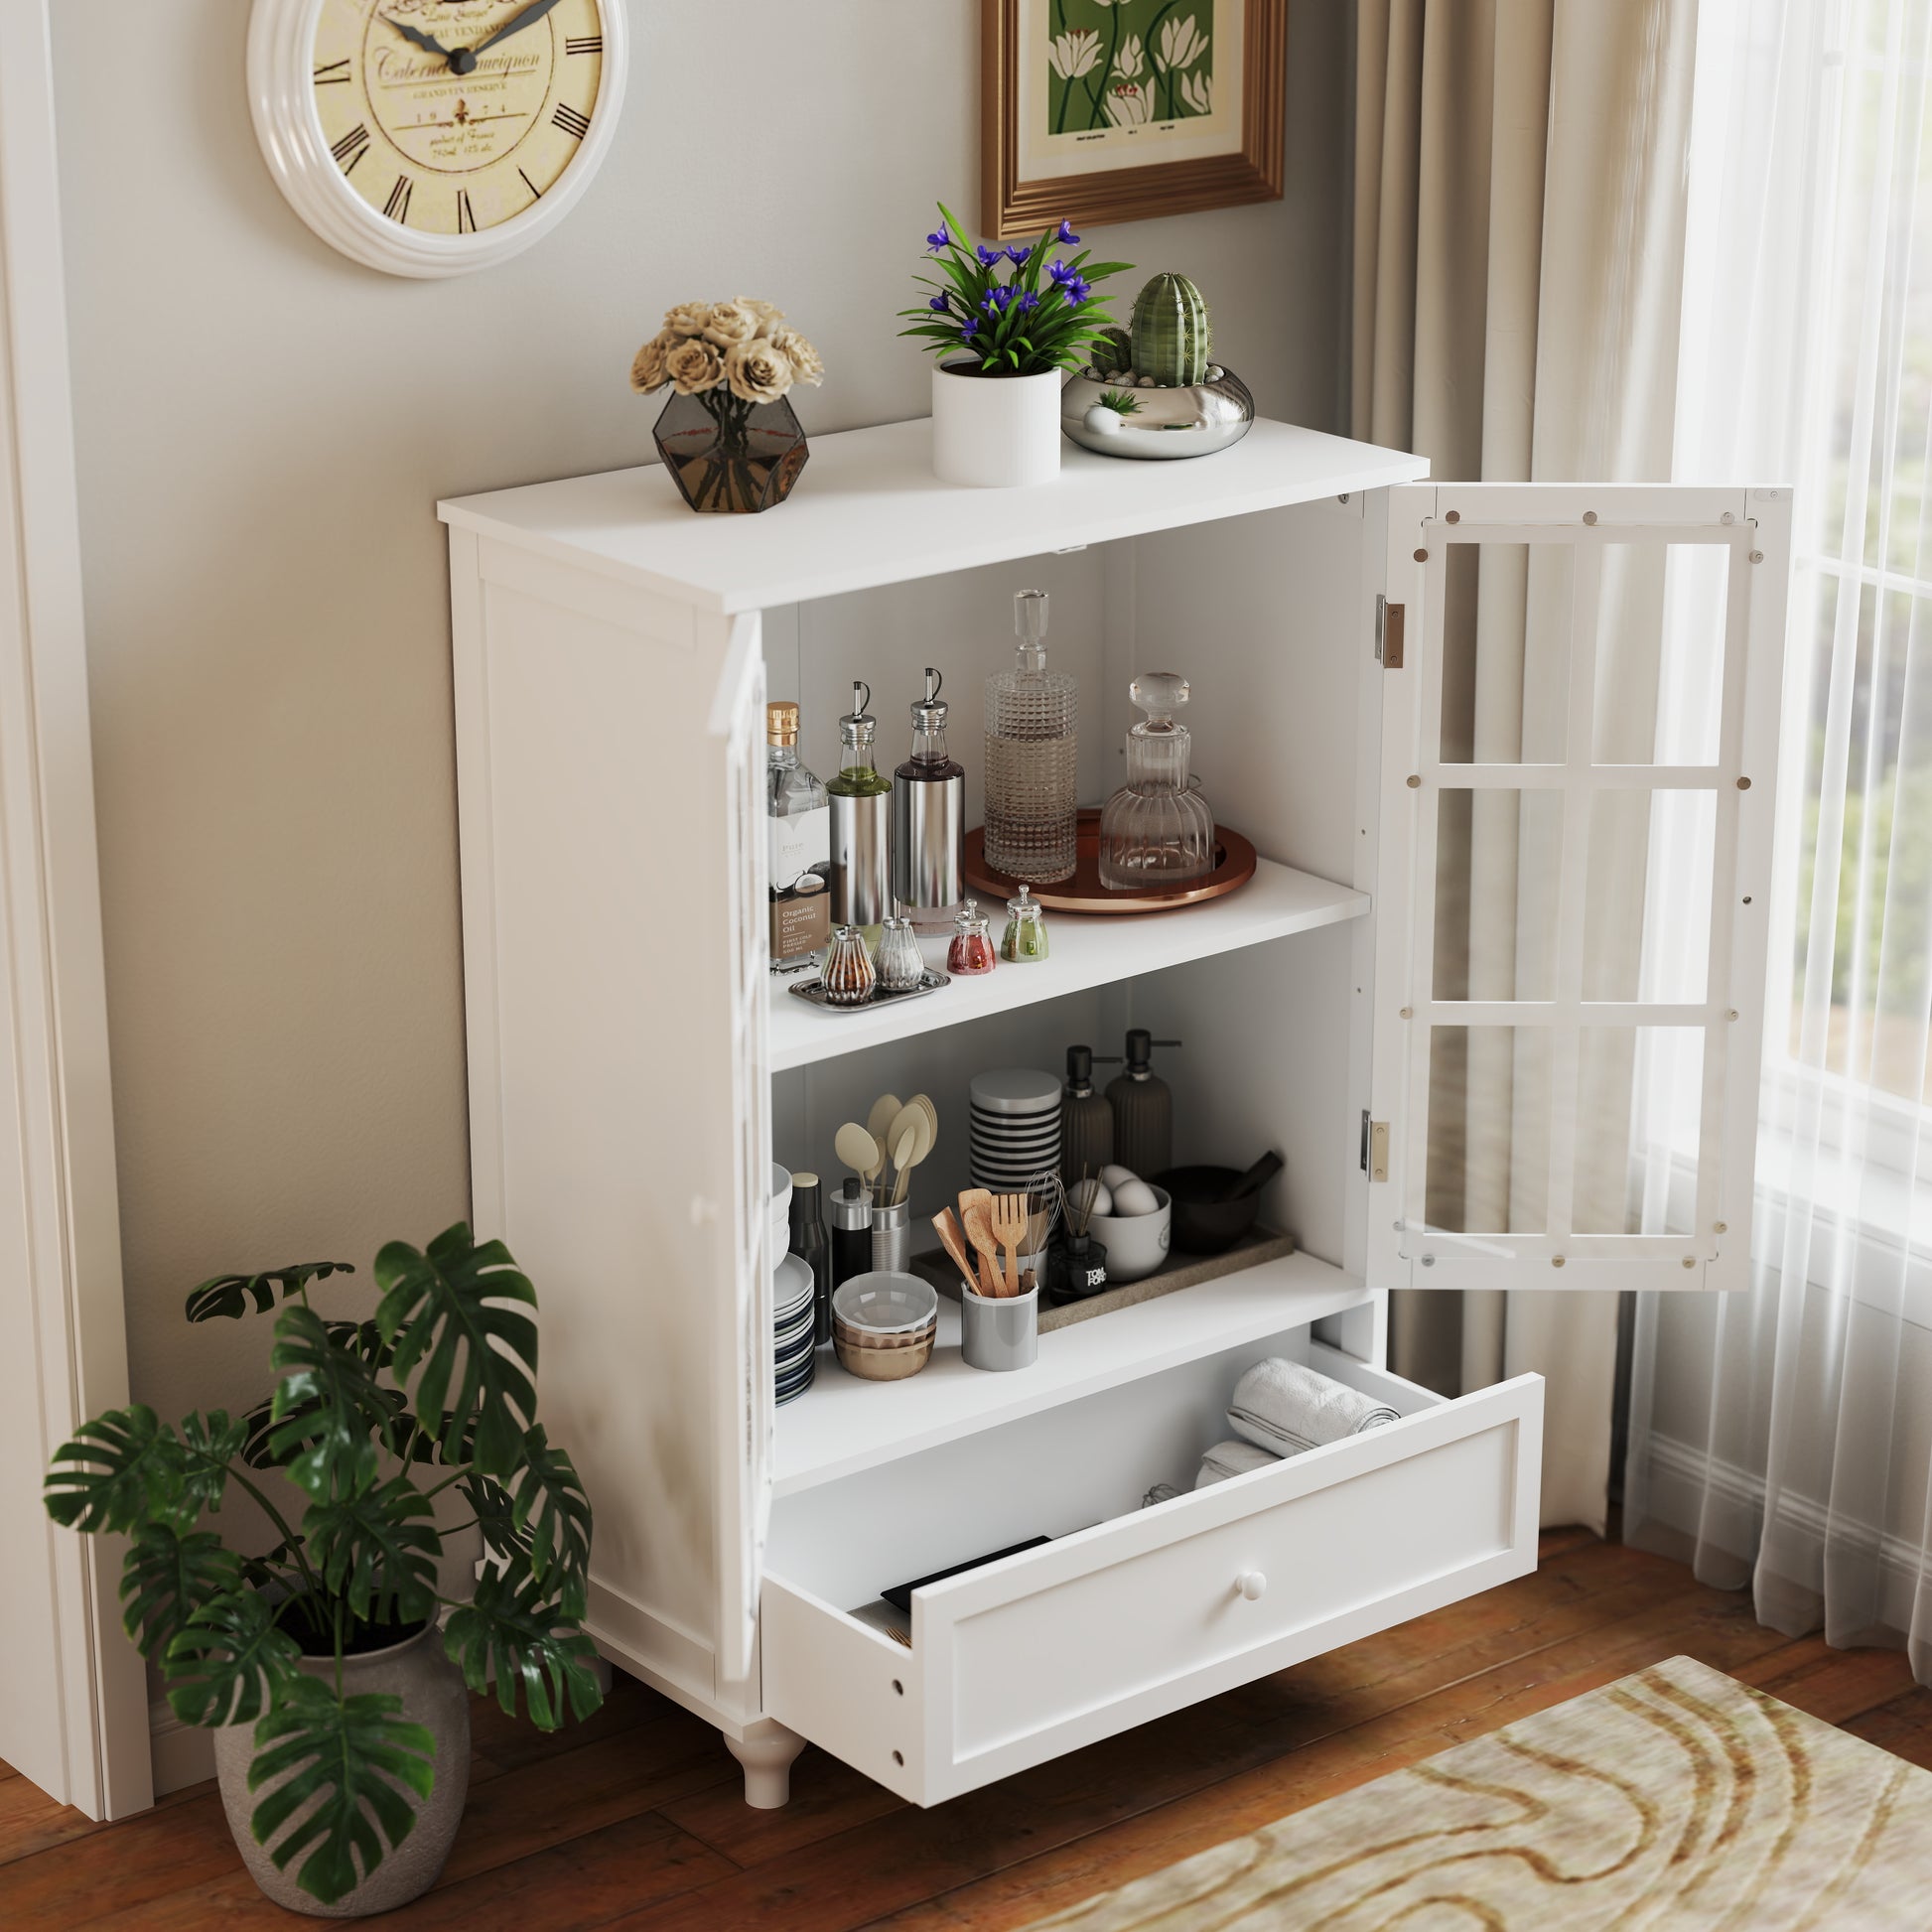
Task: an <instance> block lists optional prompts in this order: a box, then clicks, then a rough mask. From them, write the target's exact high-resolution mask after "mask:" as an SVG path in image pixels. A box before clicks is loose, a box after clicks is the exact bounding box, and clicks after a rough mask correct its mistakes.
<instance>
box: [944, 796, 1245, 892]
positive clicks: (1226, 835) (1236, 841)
mask: <svg viewBox="0 0 1932 1932" xmlns="http://www.w3.org/2000/svg"><path fill="white" fill-rule="evenodd" d="M965 870H966V883H967V885H968V886H970V887H971V888H972V889H973V891H974V892H976V893H980V894H983V895H985V896H987V897H999V898H1003V899H1005V898H1012V897H1014V896H1015V895H1016V894H1017V893H1018V892H1019V891H1020V882H1019V880H1017V879H1009V878H1008V877H1007V876H1006V874H1005V873H1003V872H995V871H994V870H993V868H992V867H991V866H989V865H988V864H987V863H986V834H985V832H984V831H983V830H979V829H975V830H973V831H971V832H968V833H967V834H966V868H965ZM1254 876H1255V849H1254V847H1253V846H1252V845H1250V844H1249V843H1248V841H1247V840H1246V839H1244V838H1243V837H1242V836H1241V834H1240V833H1239V832H1237V831H1235V830H1233V829H1232V828H1231V827H1230V826H1226V825H1217V826H1215V828H1214V870H1213V871H1212V872H1210V873H1209V874H1208V875H1207V877H1206V878H1205V879H1195V880H1190V881H1189V882H1188V884H1186V885H1185V886H1176V887H1174V888H1173V890H1172V891H1170V892H1165V893H1144V892H1133V891H1126V892H1116V891H1114V890H1112V889H1111V888H1109V887H1106V886H1103V885H1102V884H1101V883H1100V814H1099V812H1098V811H1093V810H1089V811H1083V812H1082V813H1081V814H1080V831H1079V847H1078V856H1077V857H1076V858H1075V860H1074V863H1073V877H1072V878H1071V879H1062V880H1060V881H1059V882H1058V884H1056V885H1052V886H1035V887H1033V888H1032V891H1033V896H1034V897H1035V898H1036V899H1037V900H1038V901H1039V902H1040V904H1042V905H1043V906H1045V907H1046V909H1047V910H1048V911H1049V912H1171V911H1173V908H1174V907H1175V906H1176V905H1193V904H1195V903H1197V902H1198V901H1199V900H1201V899H1204V898H1224V897H1226V896H1227V895H1228V894H1229V893H1235V892H1239V891H1240V890H1241V888H1242V887H1243V886H1245V885H1246V884H1247V883H1248V881H1249V880H1251V879H1252V878H1253V877H1254Z"/></svg>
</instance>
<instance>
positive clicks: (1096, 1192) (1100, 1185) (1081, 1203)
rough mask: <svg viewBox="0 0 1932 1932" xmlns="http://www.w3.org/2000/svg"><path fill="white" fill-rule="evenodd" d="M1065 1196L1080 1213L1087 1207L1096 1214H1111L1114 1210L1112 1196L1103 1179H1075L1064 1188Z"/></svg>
mask: <svg viewBox="0 0 1932 1932" xmlns="http://www.w3.org/2000/svg"><path fill="white" fill-rule="evenodd" d="M1066 1197H1067V1199H1068V1200H1070V1201H1071V1202H1072V1203H1073V1205H1074V1206H1075V1207H1076V1208H1078V1209H1079V1210H1080V1211H1081V1212H1082V1213H1084V1212H1086V1211H1087V1210H1088V1208H1089V1207H1090V1208H1091V1209H1092V1211H1093V1212H1094V1213H1096V1214H1111V1213H1112V1212H1113V1211H1114V1197H1113V1195H1112V1194H1111V1193H1110V1192H1109V1191H1108V1188H1107V1185H1106V1183H1105V1182H1104V1181H1100V1180H1076V1181H1075V1182H1074V1183H1073V1185H1072V1186H1071V1187H1069V1188H1068V1189H1067V1190H1066Z"/></svg>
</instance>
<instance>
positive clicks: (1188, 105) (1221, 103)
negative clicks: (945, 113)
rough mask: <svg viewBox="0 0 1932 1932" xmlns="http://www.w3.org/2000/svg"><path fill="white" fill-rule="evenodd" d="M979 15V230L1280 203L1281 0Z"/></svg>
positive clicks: (1001, 8) (1037, 8)
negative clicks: (1138, 29) (1270, 202)
mask: <svg viewBox="0 0 1932 1932" xmlns="http://www.w3.org/2000/svg"><path fill="white" fill-rule="evenodd" d="M980 9H981V11H980V225H981V227H982V228H983V229H984V230H985V231H986V233H987V234H989V235H992V236H996V237H999V238H1001V239H1006V238H1009V237H1012V236H1024V235H1034V234H1038V233H1039V232H1040V230H1041V229H1043V228H1045V227H1048V226H1050V225H1051V224H1052V223H1053V222H1055V221H1059V220H1067V221H1071V222H1072V223H1073V224H1074V225H1075V226H1076V227H1077V226H1079V225H1081V224H1082V223H1084V222H1088V221H1094V222H1100V223H1107V222H1114V221H1140V220H1145V219H1147V218H1149V217H1150V216H1153V215H1160V214H1192V213H1196V212H1198V211H1199V210H1201V209H1203V208H1216V207H1239V206H1241V205H1242V204H1244V203H1249V202H1269V201H1279V200H1280V199H1281V194H1282V175H1283V148H1284V121H1285V118H1286V107H1287V93H1288V0H980ZM1143 16H1145V18H1143ZM1203 17H1205V21H1206V26H1205V28H1204V29H1203V27H1202V25H1201V22H1202V19H1203ZM1136 28H1140V29H1141V30H1142V31H1140V32H1136V31H1135V30H1136ZM1163 55H1165V56H1167V57H1168V58H1167V59H1166V60H1165V62H1164V60H1163V58H1162V57H1163ZM1190 56H1191V59H1187V58H1185V57H1190ZM1183 65H1184V66H1185V67H1186V69H1187V70H1186V71H1185V72H1182V71H1181V69H1182V66H1183ZM1096 69H1097V70H1098V71H1097V72H1096ZM1217 83H1218V84H1217ZM1069 110H1070V111H1069Z"/></svg>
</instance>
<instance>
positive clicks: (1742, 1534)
mask: <svg viewBox="0 0 1932 1932" xmlns="http://www.w3.org/2000/svg"><path fill="white" fill-rule="evenodd" d="M1639 1447H1640V1449H1642V1450H1643V1451H1644V1452H1646V1453H1647V1455H1648V1459H1649V1464H1650V1518H1651V1520H1653V1521H1655V1522H1657V1523H1660V1524H1662V1525H1663V1526H1664V1527H1665V1528H1666V1529H1669V1530H1672V1531H1674V1532H1676V1533H1677V1534H1678V1535H1679V1536H1681V1537H1683V1538H1685V1539H1686V1541H1687V1542H1695V1541H1696V1540H1697V1539H1698V1538H1699V1537H1700V1536H1702V1537H1703V1538H1704V1539H1706V1540H1707V1541H1709V1542H1713V1543H1715V1544H1716V1545H1717V1546H1718V1547H1719V1548H1720V1549H1722V1550H1724V1551H1725V1552H1726V1553H1727V1554H1728V1555H1730V1556H1733V1557H1735V1558H1737V1559H1738V1560H1739V1561H1740V1562H1743V1563H1746V1564H1748V1563H1750V1562H1751V1561H1753V1560H1754V1559H1755V1557H1756V1555H1757V1549H1758V1544H1759V1541H1760V1539H1761V1537H1762V1534H1763V1524H1764V1506H1765V1502H1764V1499H1765V1481H1764V1478H1763V1477H1762V1476H1761V1475H1759V1474H1757V1472H1756V1471H1755V1470H1752V1469H1747V1468H1745V1467H1743V1466H1742V1465H1741V1464H1740V1463H1736V1462H1727V1461H1725V1459H1724V1458H1723V1457H1721V1456H1716V1455H1712V1454H1709V1453H1708V1452H1707V1451H1706V1450H1704V1449H1697V1448H1695V1447H1693V1446H1692V1445H1691V1444H1689V1443H1684V1442H1679V1441H1678V1440H1677V1439H1676V1438H1675V1437H1671V1436H1659V1435H1651V1436H1650V1437H1648V1438H1646V1439H1645V1440H1644V1442H1643V1443H1642V1444H1641V1445H1640V1446H1639ZM1778 1522H1779V1525H1780V1527H1781V1528H1782V1529H1783V1530H1784V1531H1785V1532H1786V1534H1787V1535H1788V1536H1790V1537H1793V1538H1795V1539H1796V1540H1797V1542H1798V1543H1799V1545H1800V1547H1801V1549H1802V1551H1803V1553H1804V1556H1805V1558H1806V1559H1807V1562H1806V1563H1805V1570H1806V1571H1807V1572H1808V1573H1810V1574H1813V1575H1818V1576H1822V1574H1823V1561H1824V1551H1825V1539H1826V1530H1827V1527H1828V1526H1830V1527H1831V1528H1832V1529H1833V1530H1834V1531H1835V1532H1836V1535H1837V1538H1838V1540H1839V1542H1840V1544H1841V1545H1844V1544H1846V1543H1849V1544H1850V1545H1851V1547H1852V1548H1853V1549H1854V1550H1856V1551H1858V1552H1860V1553H1862V1554H1864V1555H1867V1556H1869V1557H1872V1558H1874V1559H1875V1560H1876V1562H1877V1565H1878V1576H1879V1615H1880V1617H1881V1618H1882V1620H1883V1621H1884V1622H1885V1623H1886V1624H1887V1625H1888V1626H1889V1627H1890V1628H1892V1629H1894V1630H1899V1631H1908V1630H1910V1629H1911V1628H1912V1622H1913V1617H1912V1606H1913V1602H1914V1599H1915V1598H1916V1596H1917V1594H1918V1592H1919V1591H1921V1590H1924V1589H1932V1552H1928V1551H1927V1550H1925V1549H1924V1548H1922V1547H1921V1546H1920V1545H1918V1544H1916V1543H1913V1542H1910V1541H1908V1540H1907V1539H1906V1538H1904V1537H1901V1536H1893V1535H1892V1534H1890V1533H1889V1532H1888V1531H1885V1530H1881V1529H1880V1528H1879V1527H1878V1526H1877V1525H1876V1524H1874V1523H1866V1522H1862V1521H1860V1520H1858V1519H1857V1518H1848V1517H1846V1516H1845V1515H1843V1514H1839V1515H1838V1516H1837V1517H1836V1519H1834V1516H1833V1512H1832V1511H1831V1510H1830V1509H1828V1508H1827V1507H1826V1505H1825V1504H1823V1503H1821V1502H1819V1501H1818V1500H1817V1499H1816V1498H1815V1497H1812V1496H1806V1495H1801V1494H1800V1493H1799V1492H1798V1491H1796V1490H1793V1489H1785V1490H1782V1491H1780V1493H1779V1496H1778ZM1814 1566H1815V1567H1814Z"/></svg>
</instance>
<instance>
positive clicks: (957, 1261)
mask: <svg viewBox="0 0 1932 1932" xmlns="http://www.w3.org/2000/svg"><path fill="white" fill-rule="evenodd" d="M932 1225H933V1229H934V1231H935V1232H936V1233H937V1234H938V1236H939V1245H940V1246H941V1247H942V1248H944V1249H945V1251H946V1252H947V1254H949V1255H951V1256H952V1262H953V1266H954V1267H955V1268H957V1269H958V1270H959V1272H960V1274H961V1275H962V1276H963V1277H964V1278H965V1281H966V1286H967V1287H968V1288H970V1289H971V1290H972V1291H973V1293H974V1294H975V1295H977V1294H978V1293H979V1292H980V1283H979V1275H978V1273H977V1272H976V1271H975V1270H974V1267H973V1258H972V1256H971V1255H969V1254H968V1253H967V1251H966V1237H965V1235H964V1234H962V1233H961V1232H960V1227H959V1217H958V1216H957V1215H955V1214H954V1213H953V1211H952V1209H951V1208H950V1207H942V1208H941V1209H940V1210H939V1211H938V1213H936V1214H935V1215H934V1216H933V1217H932Z"/></svg>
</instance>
